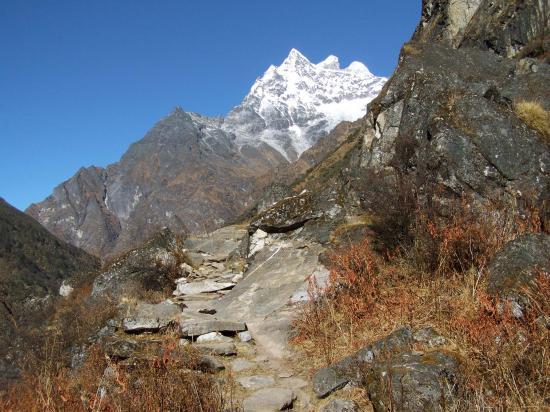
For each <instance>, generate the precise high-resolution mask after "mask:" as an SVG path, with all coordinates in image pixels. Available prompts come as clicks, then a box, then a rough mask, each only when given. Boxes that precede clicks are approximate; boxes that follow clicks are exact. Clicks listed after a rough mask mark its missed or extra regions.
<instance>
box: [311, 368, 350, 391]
mask: <svg viewBox="0 0 550 412" xmlns="http://www.w3.org/2000/svg"><path fill="white" fill-rule="evenodd" d="M349 372H350V371H348V370H346V369H342V368H335V367H333V366H332V367H327V368H322V369H319V370H318V371H317V372H316V373H315V375H314V376H313V391H314V392H315V394H316V395H317V397H319V398H324V397H326V396H328V395H330V394H331V393H332V392H334V391H337V390H339V389H342V388H343V387H344V386H346V385H347V384H348V383H349V381H350V380H351V378H350V374H349Z"/></svg>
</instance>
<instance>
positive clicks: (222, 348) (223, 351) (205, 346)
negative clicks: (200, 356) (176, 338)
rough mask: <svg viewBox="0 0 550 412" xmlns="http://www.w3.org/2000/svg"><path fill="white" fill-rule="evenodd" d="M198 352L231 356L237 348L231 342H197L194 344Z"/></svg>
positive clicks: (235, 352)
mask: <svg viewBox="0 0 550 412" xmlns="http://www.w3.org/2000/svg"><path fill="white" fill-rule="evenodd" d="M194 347H195V348H197V350H199V352H202V353H205V354H207V355H217V356H233V355H236V354H237V348H236V347H235V344H234V343H232V342H223V343H199V344H196V345H194Z"/></svg>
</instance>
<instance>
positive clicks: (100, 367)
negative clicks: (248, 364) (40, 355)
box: [0, 337, 238, 412]
mask: <svg viewBox="0 0 550 412" xmlns="http://www.w3.org/2000/svg"><path fill="white" fill-rule="evenodd" d="M198 359H199V356H198V354H197V353H196V352H193V351H191V349H182V348H179V347H178V345H177V340H175V339H171V338H169V337H168V338H166V339H165V341H164V343H163V347H162V350H161V353H160V354H159V355H158V356H155V357H151V358H147V359H142V360H139V361H137V362H136V363H134V364H132V365H125V364H124V363H120V364H116V363H115V362H113V361H111V360H109V358H108V357H106V356H105V355H104V354H103V353H102V352H101V350H100V349H99V348H98V347H94V348H92V349H91V350H90V352H89V356H88V358H87V360H86V363H85V364H84V365H83V366H82V367H81V368H79V369H78V371H76V372H75V371H69V370H68V369H66V368H56V366H55V365H54V364H51V363H45V364H44V365H43V367H42V368H41V369H40V370H39V371H38V372H39V373H35V374H29V375H26V376H25V378H24V380H23V381H22V382H21V383H20V384H18V385H17V386H15V387H13V388H12V389H11V390H10V391H9V392H8V394H7V395H6V396H5V397H4V398H3V399H0V409H2V410H5V411H52V412H53V411H123V410H124V411H204V412H214V411H216V412H217V411H221V410H226V411H236V410H238V404H237V403H236V402H235V401H234V400H233V396H232V394H233V392H234V386H233V384H232V383H231V382H232V380H231V377H230V376H226V377H225V379H224V380H223V381H222V380H219V381H218V380H216V378H214V377H213V376H211V375H209V374H206V373H202V372H199V371H197V370H195V369H196V367H197V362H198Z"/></svg>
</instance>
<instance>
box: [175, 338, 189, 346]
mask: <svg viewBox="0 0 550 412" xmlns="http://www.w3.org/2000/svg"><path fill="white" fill-rule="evenodd" d="M190 344H191V342H189V341H188V340H187V339H180V340H179V341H178V345H179V346H180V347H181V348H185V347H186V346H189V345H190Z"/></svg>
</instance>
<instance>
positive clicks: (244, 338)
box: [237, 330, 252, 342]
mask: <svg viewBox="0 0 550 412" xmlns="http://www.w3.org/2000/svg"><path fill="white" fill-rule="evenodd" d="M237 336H238V337H239V340H240V341H241V342H250V341H251V340H252V335H251V334H250V332H249V331H247V330H245V331H244V332H239V333H237Z"/></svg>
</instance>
